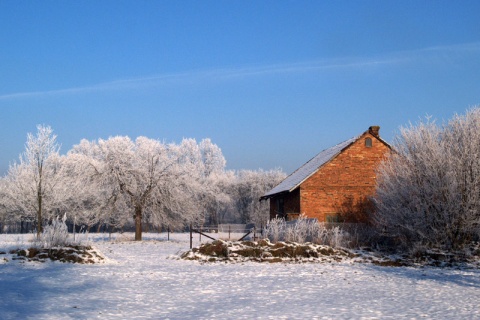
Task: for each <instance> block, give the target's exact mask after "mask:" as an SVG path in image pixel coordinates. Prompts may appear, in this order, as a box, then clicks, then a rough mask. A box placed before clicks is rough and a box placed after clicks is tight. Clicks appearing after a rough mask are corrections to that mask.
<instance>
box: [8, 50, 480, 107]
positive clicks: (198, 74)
mask: <svg viewBox="0 0 480 320" xmlns="http://www.w3.org/2000/svg"><path fill="white" fill-rule="evenodd" d="M472 53H473V54H478V53H480V43H466V44H458V45H450V46H435V47H427V48H422V49H418V50H410V51H399V52H394V53H390V54H388V55H383V56H380V57H377V58H342V59H329V60H319V61H307V62H299V63H286V64H273V65H264V66H247V67H236V68H220V69H211V70H192V71H187V72H179V73H171V74H158V75H151V76H145V77H136V78H129V79H119V80H114V81H108V82H103V83H98V84H93V85H88V86H79V87H73V88H64V89H54V90H46V91H29V92H16V93H9V94H3V95H0V101H2V100H4V101H5V100H16V99H26V98H38V97H48V96H59V95H76V94H86V93H92V92H106V91H115V90H134V89H136V88H146V87H155V86H161V85H166V84H179V83H180V84H195V83H198V81H201V82H204V81H227V80H234V79H242V78H249V77H260V76H268V75H275V74H300V73H311V72H322V71H328V70H336V69H338V70H340V69H343V70H348V69H365V68H373V67H379V66H384V65H398V64H401V63H411V62H415V61H418V60H423V59H425V58H431V57H432V56H436V55H439V56H445V55H448V56H452V55H453V56H459V55H466V54H472Z"/></svg>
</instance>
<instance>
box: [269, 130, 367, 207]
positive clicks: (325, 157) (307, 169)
mask: <svg viewBox="0 0 480 320" xmlns="http://www.w3.org/2000/svg"><path fill="white" fill-rule="evenodd" d="M359 137H360V136H357V137H353V138H351V139H348V140H346V141H344V142H342V143H339V144H337V145H336V146H333V147H331V148H328V149H325V150H323V151H322V152H320V153H319V154H317V155H316V156H315V157H313V158H312V159H310V160H309V161H308V162H307V163H305V164H304V165H303V166H301V167H300V168H298V169H297V170H295V171H294V172H293V173H292V174H290V175H289V176H288V177H286V178H285V179H284V180H283V181H282V182H280V183H279V184H278V185H277V186H276V187H274V188H273V189H272V190H270V191H268V192H267V193H265V194H264V195H263V196H262V197H261V198H260V200H265V199H268V198H270V197H272V196H273V195H276V194H278V193H284V192H291V191H293V190H295V189H296V188H297V187H298V186H299V185H300V184H301V183H302V182H303V181H305V180H306V179H307V178H309V177H310V176H311V175H312V174H314V173H315V172H317V170H318V169H319V168H320V167H321V166H323V165H324V164H325V163H327V162H328V161H330V160H331V159H333V158H335V156H336V155H337V154H339V153H340V152H341V151H342V150H343V149H345V148H346V147H348V146H349V145H350V144H352V143H353V142H355V141H356V140H357V139H358V138H359Z"/></svg>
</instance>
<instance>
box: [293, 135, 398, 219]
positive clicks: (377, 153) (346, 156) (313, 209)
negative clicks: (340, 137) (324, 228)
mask: <svg viewBox="0 0 480 320" xmlns="http://www.w3.org/2000/svg"><path fill="white" fill-rule="evenodd" d="M366 138H370V139H371V140H372V146H371V147H367V146H366V145H365V139H366ZM389 150H390V149H389V148H388V146H386V145H385V144H384V143H383V142H381V141H380V140H378V139H377V138H376V137H375V136H374V135H372V134H371V133H370V132H367V133H365V134H364V135H362V136H361V137H360V138H359V139H358V140H357V141H356V142H355V143H354V144H352V145H351V146H350V147H348V148H347V149H345V150H344V151H343V152H342V153H340V154H339V155H338V156H337V157H336V158H334V159H333V160H331V161H330V162H328V163H326V164H325V165H324V166H323V167H322V168H321V169H320V170H319V171H318V172H316V173H315V174H313V175H312V176H311V177H310V178H308V179H307V180H306V181H305V182H303V183H302V184H301V185H300V212H301V213H305V214H306V215H307V216H308V217H311V218H317V219H318V220H319V221H326V216H328V215H332V216H333V215H335V214H339V213H341V211H342V210H343V208H345V207H346V206H348V205H352V204H355V203H358V202H360V201H363V200H364V199H365V198H366V197H368V196H371V195H373V194H374V192H375V184H376V177H375V170H376V168H377V167H378V165H379V164H380V162H381V161H382V160H383V158H384V157H385V155H386V153H387V152H388V151H389Z"/></svg>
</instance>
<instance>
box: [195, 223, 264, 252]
mask: <svg viewBox="0 0 480 320" xmlns="http://www.w3.org/2000/svg"><path fill="white" fill-rule="evenodd" d="M193 233H197V234H198V235H199V241H200V242H201V241H202V240H201V239H202V236H204V237H206V238H208V239H210V240H218V239H222V240H232V241H241V240H245V239H247V237H249V236H250V237H251V239H253V240H256V239H257V238H259V237H261V235H262V228H260V230H257V229H256V228H255V225H254V224H219V225H218V226H216V227H211V226H210V227H202V226H200V227H194V226H192V225H190V249H191V248H192V243H193Z"/></svg>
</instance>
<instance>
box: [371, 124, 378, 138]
mask: <svg viewBox="0 0 480 320" xmlns="http://www.w3.org/2000/svg"><path fill="white" fill-rule="evenodd" d="M368 132H370V134H372V135H374V136H375V137H377V138H379V137H380V135H379V133H380V127H379V126H371V127H370V128H368Z"/></svg>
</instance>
